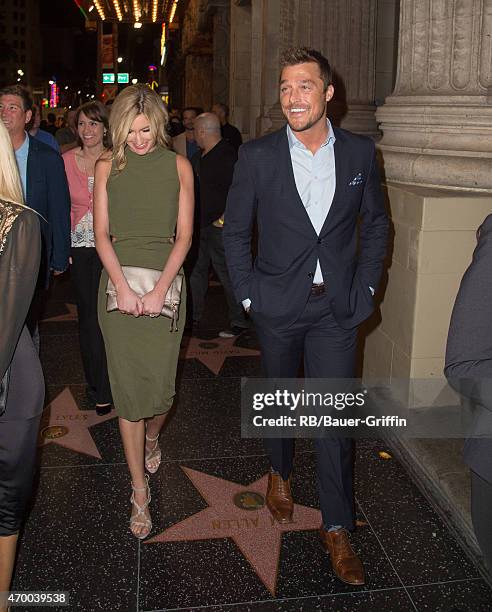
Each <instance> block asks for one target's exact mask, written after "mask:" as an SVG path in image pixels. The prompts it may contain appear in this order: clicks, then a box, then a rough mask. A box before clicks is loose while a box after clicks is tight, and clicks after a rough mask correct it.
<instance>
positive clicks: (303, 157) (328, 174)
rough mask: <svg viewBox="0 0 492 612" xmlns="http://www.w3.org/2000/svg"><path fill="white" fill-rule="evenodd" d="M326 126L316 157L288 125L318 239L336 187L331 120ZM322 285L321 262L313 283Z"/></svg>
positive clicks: (301, 188) (302, 190)
mask: <svg viewBox="0 0 492 612" xmlns="http://www.w3.org/2000/svg"><path fill="white" fill-rule="evenodd" d="M326 123H327V126H328V136H327V137H326V140H325V142H324V143H323V144H322V145H321V147H320V148H319V149H318V150H317V151H316V153H314V155H313V153H311V151H310V150H309V149H308V148H306V147H305V146H304V145H303V144H302V142H301V141H300V140H299V139H298V138H297V136H296V135H295V133H294V132H293V131H292V130H291V128H290V126H289V125H287V138H288V140H289V149H290V158H291V160H292V169H293V171H294V179H295V181H296V187H297V191H298V193H299V197H300V198H301V200H302V203H303V204H304V208H305V209H306V212H307V214H308V216H309V219H310V221H311V223H312V226H313V227H314V229H315V231H316V233H317V234H318V236H319V233H320V231H321V228H322V227H323V223H324V222H325V219H326V217H327V215H328V213H329V212H330V208H331V204H332V202H333V196H334V195H335V187H336V176H335V151H334V149H333V145H334V144H335V134H334V133H333V128H332V127H331V123H330V121H329V120H328V119H327V120H326ZM322 282H323V275H322V274H321V266H320V265H319V260H318V261H317V263H316V271H315V273H314V279H313V283H322Z"/></svg>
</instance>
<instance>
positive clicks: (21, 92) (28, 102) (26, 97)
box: [0, 85, 32, 112]
mask: <svg viewBox="0 0 492 612" xmlns="http://www.w3.org/2000/svg"><path fill="white" fill-rule="evenodd" d="M0 96H18V97H19V98H20V99H21V100H22V108H23V110H24V112H27V111H32V98H31V94H30V93H29V90H28V89H26V88H25V87H24V86H23V85H7V86H6V87H2V88H1V89H0Z"/></svg>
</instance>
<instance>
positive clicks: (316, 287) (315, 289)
mask: <svg viewBox="0 0 492 612" xmlns="http://www.w3.org/2000/svg"><path fill="white" fill-rule="evenodd" d="M324 292H325V283H313V284H312V285H311V295H321V294H322V293H324Z"/></svg>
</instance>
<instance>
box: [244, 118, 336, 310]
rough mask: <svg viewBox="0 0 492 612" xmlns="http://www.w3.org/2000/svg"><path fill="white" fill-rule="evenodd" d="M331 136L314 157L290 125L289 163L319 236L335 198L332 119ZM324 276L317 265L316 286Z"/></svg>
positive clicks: (288, 137) (329, 129) (245, 304)
mask: <svg viewBox="0 0 492 612" xmlns="http://www.w3.org/2000/svg"><path fill="white" fill-rule="evenodd" d="M326 124H327V126H328V135H327V137H326V140H325V142H324V143H323V144H322V145H321V147H320V148H319V149H318V150H317V151H316V153H315V154H314V155H313V154H312V153H311V151H310V150H309V149H308V148H306V147H305V146H304V145H303V144H302V142H301V141H300V140H299V139H298V138H297V137H296V136H295V134H294V132H293V131H292V130H291V128H290V126H289V125H287V127H286V129H287V139H288V141H289V150H290V159H291V161H292V169H293V171H294V179H295V182H296V187H297V191H298V193H299V197H300V198H301V201H302V203H303V204H304V207H305V209H306V212H307V214H308V216H309V219H310V221H311V223H312V226H313V227H314V229H315V231H316V233H317V234H318V235H319V233H320V231H321V228H322V227H323V223H324V222H325V219H326V217H327V215H328V213H329V212H330V208H331V205H332V202H333V196H334V195H335V188H336V175H335V151H334V148H333V145H334V144H335V133H334V132H333V128H332V126H331V123H330V121H329V119H327V120H326ZM322 282H323V275H322V274H321V266H320V264H319V260H318V261H317V262H316V271H315V273H314V278H313V283H322ZM242 303H243V306H244V308H246V309H248V308H249V307H250V306H251V300H250V299H246V300H243V302H242Z"/></svg>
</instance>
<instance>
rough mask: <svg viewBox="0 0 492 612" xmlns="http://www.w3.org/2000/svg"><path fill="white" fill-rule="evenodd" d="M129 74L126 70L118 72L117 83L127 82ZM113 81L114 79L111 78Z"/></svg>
mask: <svg viewBox="0 0 492 612" xmlns="http://www.w3.org/2000/svg"><path fill="white" fill-rule="evenodd" d="M129 82H130V75H129V74H128V72H118V83H129ZM113 83H114V80H113Z"/></svg>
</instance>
